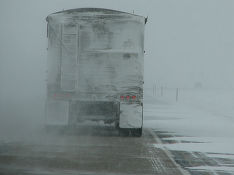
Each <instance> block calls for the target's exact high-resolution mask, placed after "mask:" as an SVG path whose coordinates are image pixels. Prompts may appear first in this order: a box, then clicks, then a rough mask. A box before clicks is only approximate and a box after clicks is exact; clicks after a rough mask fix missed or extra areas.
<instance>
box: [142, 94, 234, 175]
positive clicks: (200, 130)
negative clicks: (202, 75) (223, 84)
mask: <svg viewBox="0 0 234 175" xmlns="http://www.w3.org/2000/svg"><path fill="white" fill-rule="evenodd" d="M174 97H175V96H174V95H173V92H172V91H171V90H168V93H167V91H164V96H151V94H147V93H146V94H145V101H144V102H145V103H144V118H145V121H144V126H145V127H147V128H153V129H154V130H155V131H160V132H162V136H163V134H164V135H165V137H163V138H162V140H163V143H162V144H155V147H157V148H163V149H168V150H171V151H185V152H190V153H191V154H193V153H195V152H200V153H203V154H204V155H205V156H206V157H208V158H211V159H214V160H221V159H225V160H226V159H228V160H229V161H228V164H225V165H224V164H223V163H222V162H217V161H216V162H217V164H216V165H213V166H208V165H204V166H194V167H189V168H191V169H192V170H197V171H201V170H207V169H208V170H210V172H220V171H222V172H228V173H234V90H233V91H231V90H228V91H227V90H226V91H225V90H217V89H216V90H191V89H190V90H180V94H179V100H178V101H177V102H176V100H175V98H174ZM163 132H164V133H163ZM166 135H170V137H168V136H166ZM172 143H173V144H172ZM214 174H215V173H214Z"/></svg>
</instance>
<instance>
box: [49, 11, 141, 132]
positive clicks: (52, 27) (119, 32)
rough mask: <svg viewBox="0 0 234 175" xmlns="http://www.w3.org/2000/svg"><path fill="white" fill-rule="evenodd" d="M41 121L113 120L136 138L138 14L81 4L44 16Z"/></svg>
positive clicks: (138, 116) (138, 114)
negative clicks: (44, 91) (45, 75)
mask: <svg viewBox="0 0 234 175" xmlns="http://www.w3.org/2000/svg"><path fill="white" fill-rule="evenodd" d="M46 20H47V37H48V81H47V102H46V124H47V125H57V126H58V125H62V126H64V125H66V126H76V125H77V124H79V123H82V122H84V121H87V120H90V121H104V122H105V123H110V124H111V123H114V124H115V126H116V127H117V128H118V129H119V131H120V133H124V134H129V133H130V132H131V133H132V134H133V135H136V136H141V133H142V126H143V83H144V79H143V78H144V74H143V73H144V70H143V68H144V60H143V58H144V26H145V23H146V19H145V18H144V17H141V16H138V15H134V14H129V13H125V12H120V11H115V10H108V9H97V8H82V9H71V10H65V11H61V12H57V13H53V14H51V15H49V16H48V17H47V18H46Z"/></svg>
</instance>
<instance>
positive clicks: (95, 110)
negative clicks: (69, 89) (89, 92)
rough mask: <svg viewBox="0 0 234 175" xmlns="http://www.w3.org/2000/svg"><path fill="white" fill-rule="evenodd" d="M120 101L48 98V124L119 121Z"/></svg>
mask: <svg viewBox="0 0 234 175" xmlns="http://www.w3.org/2000/svg"><path fill="white" fill-rule="evenodd" d="M119 114H120V111H119V102H115V101H78V100H75V101H64V100H48V101H47V104H46V125H76V124H77V123H81V122H83V121H87V120H89V121H104V122H105V123H114V122H117V121H119Z"/></svg>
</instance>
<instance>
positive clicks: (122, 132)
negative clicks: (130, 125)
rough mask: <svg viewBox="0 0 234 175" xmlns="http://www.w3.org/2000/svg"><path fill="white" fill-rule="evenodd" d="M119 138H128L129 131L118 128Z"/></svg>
mask: <svg viewBox="0 0 234 175" xmlns="http://www.w3.org/2000/svg"><path fill="white" fill-rule="evenodd" d="M119 136H123V137H127V136H129V129H123V128H119Z"/></svg>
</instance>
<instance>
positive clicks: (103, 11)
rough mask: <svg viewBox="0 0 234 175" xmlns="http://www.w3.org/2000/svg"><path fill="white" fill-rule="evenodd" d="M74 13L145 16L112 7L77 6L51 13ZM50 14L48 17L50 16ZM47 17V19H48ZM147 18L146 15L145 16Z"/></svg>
mask: <svg viewBox="0 0 234 175" xmlns="http://www.w3.org/2000/svg"><path fill="white" fill-rule="evenodd" d="M72 13H91V14H92V13H100V14H105V15H108V14H111V15H113V14H116V15H118V14H125V15H129V16H138V17H143V16H140V15H135V14H132V13H127V12H122V11H118V10H112V9H104V8H76V9H69V10H62V11H58V12H55V13H52V14H50V15H56V14H67V15H69V14H72ZM50 15H48V16H47V18H48V17H49V16H50ZM47 18H46V19H47ZM143 18H145V17H143Z"/></svg>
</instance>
